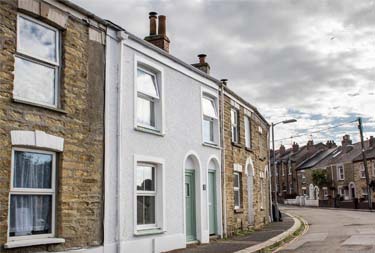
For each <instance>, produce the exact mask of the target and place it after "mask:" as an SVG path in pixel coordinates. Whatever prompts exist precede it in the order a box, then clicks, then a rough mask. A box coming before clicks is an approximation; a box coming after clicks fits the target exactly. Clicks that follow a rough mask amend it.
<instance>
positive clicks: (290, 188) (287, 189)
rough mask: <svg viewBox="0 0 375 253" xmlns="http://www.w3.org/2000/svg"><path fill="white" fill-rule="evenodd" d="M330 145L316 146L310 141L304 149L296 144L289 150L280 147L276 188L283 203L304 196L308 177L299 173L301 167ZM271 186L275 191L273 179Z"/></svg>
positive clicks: (277, 160)
mask: <svg viewBox="0 0 375 253" xmlns="http://www.w3.org/2000/svg"><path fill="white" fill-rule="evenodd" d="M330 144H331V142H327V144H326V145H324V144H323V143H317V144H314V142H313V141H312V140H310V141H308V142H307V144H306V145H304V146H302V147H299V145H298V144H297V143H295V142H294V143H293V145H292V147H291V148H289V149H285V147H284V145H281V146H280V148H279V150H278V151H276V177H277V186H276V187H277V189H278V190H277V191H278V197H279V200H280V201H281V202H282V201H283V199H287V198H295V197H296V196H297V195H303V190H306V189H305V187H304V186H303V184H305V181H306V176H305V175H304V173H303V172H302V173H301V172H300V173H298V169H299V166H301V165H302V164H303V163H304V162H305V161H306V160H307V159H308V158H309V157H311V156H312V155H314V154H315V153H317V152H319V151H321V150H325V149H327V146H328V145H330ZM332 145H333V144H332ZM272 172H273V171H272ZM273 174H274V173H273ZM273 174H272V176H273ZM271 184H272V189H273V191H274V189H275V185H274V184H275V183H274V180H273V179H272V181H271Z"/></svg>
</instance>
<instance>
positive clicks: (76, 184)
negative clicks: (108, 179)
mask: <svg viewBox="0 0 375 253" xmlns="http://www.w3.org/2000/svg"><path fill="white" fill-rule="evenodd" d="M17 11H18V10H17V1H12V0H2V1H1V2H0V147H1V148H0V252H41V251H61V250H66V249H73V248H74V249H77V248H85V247H92V246H97V245H100V244H102V242H103V227H102V226H103V225H102V221H103V197H102V196H103V154H104V146H103V143H104V136H103V135H104V133H103V131H104V122H103V116H104V79H103V78H104V64H103V61H104V53H105V49H104V46H103V45H101V44H100V43H97V42H93V41H90V40H89V32H88V30H89V28H88V26H87V25H86V24H84V23H81V22H80V21H78V20H75V19H74V18H72V17H69V19H68V23H67V28H66V29H65V30H61V34H62V62H63V63H62V68H61V74H62V75H61V82H60V94H61V95H60V101H61V108H60V109H61V110H51V109H47V108H43V107H39V106H33V105H28V104H23V103H16V102H14V101H13V99H12V91H13V80H14V74H13V71H14V54H15V52H16V21H17ZM89 63H90V64H89ZM93 74H95V75H96V76H99V77H96V78H92V77H90V76H92V75H93ZM100 76H102V78H101V77H100ZM12 130H25V131H34V130H41V131H44V132H46V133H47V134H52V135H55V136H59V137H62V138H64V140H65V143H64V151H63V152H62V153H60V154H59V155H58V156H57V159H58V164H57V176H56V178H57V189H56V191H57V197H56V236H57V237H60V238H65V240H66V242H65V243H64V244H58V245H50V246H45V245H44V246H38V247H35V246H34V247H26V248H19V249H13V250H5V249H4V248H3V247H2V246H3V244H4V243H6V240H7V233H8V232H7V231H8V199H9V187H10V173H11V151H12V145H11V138H10V132H11V131H12Z"/></svg>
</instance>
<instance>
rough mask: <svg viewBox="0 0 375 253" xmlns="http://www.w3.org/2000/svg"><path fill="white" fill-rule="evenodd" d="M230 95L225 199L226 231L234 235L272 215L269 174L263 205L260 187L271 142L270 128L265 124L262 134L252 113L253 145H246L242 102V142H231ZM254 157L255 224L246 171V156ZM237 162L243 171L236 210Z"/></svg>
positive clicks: (226, 105) (226, 108)
mask: <svg viewBox="0 0 375 253" xmlns="http://www.w3.org/2000/svg"><path fill="white" fill-rule="evenodd" d="M231 108H232V105H231V99H230V98H229V97H228V96H225V99H224V152H225V153H224V156H225V165H224V166H225V180H223V182H224V181H225V185H224V187H225V196H224V198H225V203H226V206H225V207H224V208H226V215H227V219H226V221H227V234H228V235H232V234H233V233H235V232H236V231H238V230H242V229H247V228H249V227H250V226H252V225H254V226H255V227H260V226H262V225H263V224H264V223H267V222H268V216H269V181H268V180H269V177H265V178H264V179H263V180H264V196H265V197H264V205H263V209H261V199H262V197H261V187H260V182H261V179H260V175H261V171H262V172H263V173H264V169H265V166H266V165H268V156H267V154H268V145H267V132H268V129H267V128H266V127H264V124H262V125H263V134H259V131H258V127H259V126H261V123H260V120H259V118H257V116H256V115H255V114H254V113H252V117H251V147H252V149H246V148H245V128H244V116H245V111H244V108H243V107H242V106H240V110H239V112H240V113H239V124H240V132H239V136H240V139H239V145H234V144H232V139H231V134H232V132H231V115H230V114H231ZM248 157H251V159H252V161H253V164H254V171H255V175H254V181H253V182H254V184H253V210H254V214H255V217H254V224H250V223H249V216H248V213H249V210H248V192H247V172H246V169H247V168H246V160H247V159H248ZM234 164H240V165H241V166H242V173H241V208H240V209H239V210H235V208H234V190H233V181H234V180H233V179H234Z"/></svg>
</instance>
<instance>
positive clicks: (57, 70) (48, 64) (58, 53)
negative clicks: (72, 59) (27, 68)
mask: <svg viewBox="0 0 375 253" xmlns="http://www.w3.org/2000/svg"><path fill="white" fill-rule="evenodd" d="M20 17H21V18H24V19H27V20H28V21H30V22H33V23H36V24H38V25H41V26H44V27H45V28H47V29H50V30H53V31H55V32H56V59H57V61H56V62H53V61H49V60H46V59H41V58H40V57H37V56H33V55H31V54H29V53H27V52H26V51H23V50H22V49H21V47H20V35H19V33H20V26H19V19H20ZM61 39H62V38H61V35H60V31H59V29H57V28H55V27H53V26H50V25H48V24H46V23H44V22H41V21H39V20H37V19H34V18H32V17H30V16H27V15H24V14H21V13H18V14H17V42H16V43H17V49H16V55H15V57H16V58H20V59H23V60H26V61H30V62H33V63H36V64H39V65H42V66H44V67H48V68H53V69H55V73H56V76H55V94H54V96H55V97H54V101H55V103H54V104H48V103H43V102H39V101H35V100H32V99H27V98H22V97H17V96H15V95H14V94H13V97H14V98H15V99H18V100H21V101H26V102H30V103H33V104H40V105H44V106H49V107H54V108H58V107H59V105H60V98H59V94H60V92H59V90H60V85H59V84H60V72H61V44H62V42H61Z"/></svg>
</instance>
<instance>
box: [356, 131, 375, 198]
mask: <svg viewBox="0 0 375 253" xmlns="http://www.w3.org/2000/svg"><path fill="white" fill-rule="evenodd" d="M368 143H369V147H368V148H367V150H366V151H365V155H366V159H367V168H368V173H369V179H370V184H371V183H372V182H375V139H374V137H373V136H371V137H370V139H369V141H368ZM353 168H354V183H355V186H356V188H355V190H356V196H357V198H358V199H359V200H360V201H366V200H367V196H368V189H367V183H366V174H365V167H364V165H363V157H362V154H359V155H358V156H357V157H355V158H354V159H353ZM372 184H374V183H372ZM372 202H373V203H374V202H375V193H374V191H372Z"/></svg>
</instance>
